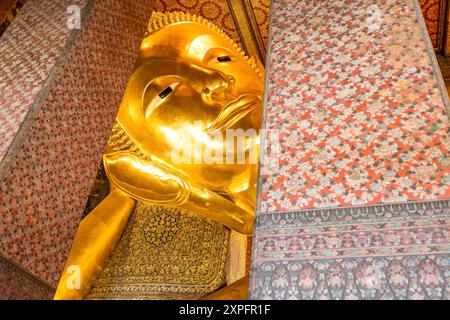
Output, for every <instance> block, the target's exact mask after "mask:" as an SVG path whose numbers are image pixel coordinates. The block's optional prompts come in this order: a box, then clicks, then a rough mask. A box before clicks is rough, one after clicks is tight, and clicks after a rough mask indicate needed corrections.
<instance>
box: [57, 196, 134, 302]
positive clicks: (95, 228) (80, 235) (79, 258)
mask: <svg viewBox="0 0 450 320" xmlns="http://www.w3.org/2000/svg"><path fill="white" fill-rule="evenodd" d="M134 204H135V201H134V200H132V199H131V198H130V197H128V196H127V195H125V194H124V193H123V192H121V191H119V190H112V191H111V193H110V194H109V195H108V197H106V198H105V200H103V201H102V202H101V203H100V204H99V205H98V206H97V207H96V208H95V209H94V210H93V211H92V212H91V213H90V214H89V215H88V216H87V217H86V218H84V219H83V220H82V221H81V223H80V226H79V228H78V231H77V234H76V236H75V239H74V242H73V244H72V249H71V250H70V254H69V257H68V259H67V262H66V265H65V267H64V272H63V275H62V277H61V280H60V282H59V285H58V288H57V291H56V294H55V297H54V299H56V300H72V299H73V300H75V299H83V298H84V297H85V296H86V295H87V294H88V293H89V291H90V289H91V287H92V284H93V281H95V279H96V276H97V275H98V273H99V272H100V271H101V270H102V267H103V265H104V263H105V260H106V259H107V257H108V256H109V255H110V254H111V252H112V250H113V249H114V247H115V246H116V244H117V242H118V240H119V238H120V236H121V234H122V232H123V230H124V228H125V226H126V224H127V221H128V218H129V217H130V214H131V212H132V210H133V208H134ZM72 268H75V269H72ZM73 270H79V271H80V273H79V275H80V281H79V285H80V286H79V287H78V288H77V286H75V288H74V285H73V284H74V283H76V281H75V282H74V279H73V276H74V274H73V273H72V271H73Z"/></svg>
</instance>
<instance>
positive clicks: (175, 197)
mask: <svg viewBox="0 0 450 320" xmlns="http://www.w3.org/2000/svg"><path fill="white" fill-rule="evenodd" d="M262 73H263V68H262V67H261V66H260V64H259V61H257V59H256V58H248V57H246V56H245V55H244V53H243V52H242V50H241V49H240V48H239V47H238V46H237V45H236V44H235V43H234V42H233V41H232V40H231V39H230V38H229V37H228V36H227V35H225V33H223V32H222V31H221V30H220V29H219V28H217V27H216V26H214V25H213V24H211V23H210V22H208V21H206V20H204V19H203V18H199V17H196V16H194V15H190V14H184V13H181V12H173V13H167V14H163V13H153V16H152V18H151V21H150V23H149V28H148V33H147V34H146V36H145V38H144V40H143V42H142V44H141V48H140V55H139V58H138V61H137V63H136V66H135V69H134V71H133V73H132V75H131V77H130V79H129V82H128V86H127V89H126V92H125V95H124V98H123V101H122V104H121V106H120V109H119V112H118V115H117V119H116V122H115V124H114V127H113V130H112V134H111V136H110V139H109V141H108V143H107V146H106V149H105V152H104V155H103V165H104V168H105V172H106V174H107V177H108V180H109V183H110V193H109V195H108V196H107V197H106V198H105V199H104V200H103V201H102V202H101V203H100V204H99V205H98V206H97V207H96V208H95V209H94V210H93V211H92V212H90V213H89V214H88V215H87V216H86V217H85V218H84V219H83V220H82V221H81V223H80V225H79V228H78V231H77V234H76V236H75V239H74V242H73V245H72V249H71V251H70V254H69V257H68V260H67V262H66V266H65V269H64V272H63V274H62V277H61V280H60V283H59V286H58V289H57V292H56V295H55V299H84V298H86V297H87V296H88V295H89V293H90V291H91V289H92V288H93V287H95V285H96V281H98V278H99V275H101V273H102V270H104V268H105V266H108V259H111V255H112V253H113V251H114V250H115V249H117V247H120V246H125V247H127V246H128V247H127V250H128V251H127V252H128V254H127V255H126V256H121V257H120V258H117V259H118V261H119V260H120V261H122V262H123V261H125V260H127V259H131V258H136V259H137V258H139V255H140V254H141V253H138V252H137V251H133V250H139V245H135V247H133V242H132V241H130V240H124V239H125V238H126V237H125V233H126V232H127V231H124V230H126V229H127V228H129V229H130V228H131V227H130V223H131V222H130V221H131V217H132V216H133V214H139V212H141V213H140V214H141V215H142V214H143V215H144V217H145V215H146V214H147V213H145V212H146V211H145V210H147V209H145V208H167V211H166V212H168V215H169V220H170V219H172V221H176V219H181V218H180V217H181V216H180V212H184V213H183V214H189V215H191V216H195V217H199V219H200V218H201V219H208V221H213V222H214V223H216V224H218V225H219V226H220V227H221V228H223V229H226V230H228V229H230V230H232V231H233V232H237V233H239V234H244V235H250V234H252V231H253V219H254V206H255V201H256V183H257V176H258V174H257V171H258V161H257V157H258V154H259V128H260V126H261V112H262V110H261V100H262V98H261V95H262V90H263V80H262V77H263V74H262ZM242 133H245V135H244V138H243V139H241V141H239V140H240V134H241V135H242ZM152 210H153V209H152ZM180 210H181V211H180ZM136 212H138V213H136ZM142 212H144V213H142ZM171 215H172V216H171ZM173 219H175V220H173ZM189 221H193V220H189ZM165 227H167V225H165V226H156V227H155V228H153V229H152V228H150V229H149V228H147V229H145V230H146V231H143V232H142V234H144V233H145V232H146V233H145V236H146V237H147V236H148V237H149V238H151V239H153V238H155V239H156V240H155V241H160V242H161V241H162V240H161V239H159V240H158V237H162V236H164V237H166V238H167V237H169V238H170V237H172V236H173V235H172V234H170V233H167V232H166V233H165V231H164V230H165V229H164V228H165ZM189 227H190V228H191V229H189ZM183 228H184V227H183ZM186 228H187V229H186ZM186 228H184V229H183V230H184V232H187V233H189V232H190V231H189V230H194V229H195V227H194V226H193V225H192V226H188V227H186ZM163 229H164V230H163ZM178 229H180V228H179V227H177V230H178ZM130 230H131V229H130ZM177 230H176V232H178V231H177ZM183 230H181V231H183ZM186 230H187V231H186ZM172 231H173V230H172ZM172 231H170V232H172ZM181 231H180V232H181ZM130 232H131V233H132V231H130ZM173 232H175V231H173ZM173 232H172V233H173ZM130 237H131V236H130ZM127 239H128V238H127ZM127 241H128V242H127ZM174 248H176V249H174V250H179V249H177V248H178V247H174ZM142 257H143V256H142ZM139 259H140V258H139ZM142 259H144V258H142ZM137 261H141V260H137ZM142 261H143V262H142V263H143V264H145V259H144V260H142ZM141 267H142V268H144V267H145V266H141ZM74 270H75V271H76V272H75V271H74ZM170 272H172V271H170ZM186 272H187V271H186ZM74 275H77V276H78V278H77V279H75V278H74Z"/></svg>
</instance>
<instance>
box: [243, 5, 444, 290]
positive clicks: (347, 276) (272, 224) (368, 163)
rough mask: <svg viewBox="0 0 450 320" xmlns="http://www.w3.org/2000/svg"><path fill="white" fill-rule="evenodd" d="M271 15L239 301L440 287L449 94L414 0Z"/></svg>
mask: <svg viewBox="0 0 450 320" xmlns="http://www.w3.org/2000/svg"><path fill="white" fill-rule="evenodd" d="M271 14H272V25H271V43H270V54H269V57H268V70H267V72H268V77H267V83H266V101H265V120H264V125H265V127H266V128H267V129H270V130H278V132H279V137H280V141H279V143H280V144H279V150H280V152H279V154H280V159H279V166H278V168H275V169H271V171H270V172H269V170H267V169H266V168H265V167H266V166H267V167H268V166H269V163H270V161H269V160H270V159H269V155H263V156H262V159H261V165H262V167H263V168H262V170H261V172H263V173H269V174H265V175H262V176H261V177H260V184H259V200H258V204H257V207H258V209H257V217H256V228H255V229H256V231H255V238H254V247H253V262H252V279H251V296H252V298H273V299H288V298H289V299H307V298H311V299H315V298H328V299H368V298H373V299H375V298H386V299H415V298H417V299H421V298H423V299H426V298H436V299H448V298H450V267H449V259H450V255H449V253H450V206H449V201H448V200H449V198H450V187H449V186H450V158H449V148H450V137H449V128H450V127H449V118H448V107H449V102H448V97H447V93H446V90H445V87H444V86H443V82H442V78H441V75H440V73H439V70H438V67H437V63H436V59H435V56H434V52H433V49H432V46H431V44H430V40H429V37H428V35H427V31H426V28H425V25H424V22H423V18H422V15H421V12H420V8H419V5H418V3H417V1H416V0H380V1H376V2H374V1H370V0H353V1H340V0H339V1H338V0H331V1H306V0H275V1H273V8H272V13H271ZM268 143H270V142H268ZM269 149H270V148H269Z"/></svg>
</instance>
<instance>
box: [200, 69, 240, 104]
mask: <svg viewBox="0 0 450 320" xmlns="http://www.w3.org/2000/svg"><path fill="white" fill-rule="evenodd" d="M216 76H217V78H216V79H215V80H214V81H212V82H209V83H207V85H205V87H204V88H203V89H202V96H203V99H204V100H205V101H206V102H207V103H214V102H219V101H221V100H225V99H227V97H229V96H230V95H231V94H232V92H233V90H234V88H235V85H236V80H235V79H234V78H233V77H232V76H229V75H226V74H223V73H221V72H217V75H216Z"/></svg>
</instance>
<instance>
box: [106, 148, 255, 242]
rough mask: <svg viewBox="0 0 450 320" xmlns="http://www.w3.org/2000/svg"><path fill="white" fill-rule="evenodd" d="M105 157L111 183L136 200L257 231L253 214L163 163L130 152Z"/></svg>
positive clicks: (245, 232) (229, 226) (238, 230)
mask: <svg viewBox="0 0 450 320" xmlns="http://www.w3.org/2000/svg"><path fill="white" fill-rule="evenodd" d="M103 160H104V165H105V170H106V173H107V175H108V178H109V180H110V182H111V184H113V185H114V186H116V187H117V188H119V189H120V190H122V191H123V192H125V193H126V194H128V195H130V197H132V198H133V199H136V200H140V201H143V202H146V203H149V204H154V205H163V206H168V207H177V208H182V209H186V210H189V211H191V212H194V213H197V214H199V215H201V216H204V217H207V218H210V219H212V220H214V221H216V222H219V223H221V224H223V225H224V226H226V227H228V228H230V229H233V230H235V231H237V232H239V233H242V234H246V235H249V234H252V233H253V220H254V216H253V214H252V213H250V212H247V211H245V210H244V209H242V208H241V207H239V206H238V205H236V204H235V203H234V202H232V201H230V200H228V199H226V198H224V197H222V196H220V195H219V194H217V193H215V192H213V191H211V190H209V189H206V188H203V187H201V186H199V185H196V184H193V183H189V182H188V181H186V179H184V178H183V177H181V176H179V175H177V174H176V173H175V172H172V171H170V170H169V169H168V168H165V167H163V166H161V165H160V164H157V163H154V162H151V161H148V160H143V159H141V158H139V157H137V156H135V155H134V154H131V153H129V152H126V151H119V152H114V153H110V154H108V155H104V156H103Z"/></svg>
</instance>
